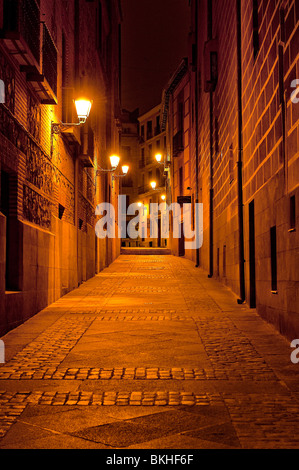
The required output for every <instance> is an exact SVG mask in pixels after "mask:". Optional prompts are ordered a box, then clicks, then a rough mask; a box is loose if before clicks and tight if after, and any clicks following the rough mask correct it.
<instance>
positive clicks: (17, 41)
mask: <svg viewBox="0 0 299 470" xmlns="http://www.w3.org/2000/svg"><path fill="white" fill-rule="evenodd" d="M0 9H1V11H0V19H1V22H0V79H1V80H2V81H3V83H4V86H5V103H4V104H0V169H1V198H0V334H4V333H5V332H6V331H8V330H9V329H11V328H13V327H16V326H17V325H19V324H20V323H22V322H23V321H24V320H26V319H27V318H29V317H31V316H32V315H34V314H35V313H37V312H38V311H40V310H41V309H43V308H44V307H46V306H47V305H49V304H50V303H52V302H53V301H55V300H57V299H58V298H59V297H60V296H61V295H64V294H66V293H67V292H69V291H70V290H72V289H74V288H76V287H78V285H79V284H80V283H81V282H83V281H85V280H86V279H88V278H90V277H92V276H93V275H94V274H95V273H97V272H99V270H101V269H103V268H104V267H105V266H107V265H108V264H109V263H110V262H111V261H112V260H113V259H114V258H115V257H116V256H117V255H118V254H119V250H120V247H119V241H118V240H99V239H97V238H96V236H95V222H96V218H95V208H96V206H97V204H98V203H99V202H101V201H110V202H113V203H114V202H115V201H116V198H117V195H118V183H116V184H115V185H114V186H113V185H112V179H111V173H108V172H106V173H104V172H99V169H100V167H102V168H109V160H108V157H109V155H110V152H111V153H112V152H119V141H120V131H121V127H120V109H121V108H120V93H119V90H120V79H119V77H120V62H119V56H120V55H119V46H120V23H121V10H120V4H119V1H118V0H109V1H108V0H101V1H93V2H87V1H84V0H70V1H59V2H58V1H54V0H40V1H36V0H17V1H14V2H11V1H10V0H4V1H2V2H0ZM0 83H2V82H0ZM1 95H3V93H1ZM82 95H84V97H88V98H89V99H91V100H93V106H92V109H91V113H90V116H89V118H88V119H87V122H86V124H84V125H82V126H76V125H74V126H69V125H65V126H62V125H58V126H52V124H59V123H60V122H61V121H62V122H63V123H77V122H78V118H77V115H76V112H75V107H74V103H73V99H75V98H77V97H81V96H82Z"/></svg>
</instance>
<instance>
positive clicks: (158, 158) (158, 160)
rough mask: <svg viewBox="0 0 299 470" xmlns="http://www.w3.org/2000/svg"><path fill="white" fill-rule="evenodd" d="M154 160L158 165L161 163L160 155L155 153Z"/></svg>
mask: <svg viewBox="0 0 299 470" xmlns="http://www.w3.org/2000/svg"><path fill="white" fill-rule="evenodd" d="M155 159H156V160H157V162H158V163H161V161H162V155H161V153H157V154H156V156H155Z"/></svg>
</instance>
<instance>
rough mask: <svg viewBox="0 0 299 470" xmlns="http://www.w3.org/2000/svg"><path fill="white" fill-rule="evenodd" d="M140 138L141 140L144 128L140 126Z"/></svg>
mask: <svg viewBox="0 0 299 470" xmlns="http://www.w3.org/2000/svg"><path fill="white" fill-rule="evenodd" d="M140 136H141V137H142V139H144V126H141V129H140Z"/></svg>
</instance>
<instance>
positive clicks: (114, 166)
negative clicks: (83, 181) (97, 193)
mask: <svg viewBox="0 0 299 470" xmlns="http://www.w3.org/2000/svg"><path fill="white" fill-rule="evenodd" d="M119 162H120V158H119V156H118V155H111V157H110V164H111V168H107V169H106V168H101V167H100V168H99V169H98V170H97V176H99V175H100V174H101V173H103V172H109V173H112V184H113V181H114V180H115V179H116V178H123V177H124V176H126V175H127V174H128V171H129V169H130V167H129V165H123V166H122V167H121V170H122V174H116V173H115V171H116V170H117V168H118V165H119Z"/></svg>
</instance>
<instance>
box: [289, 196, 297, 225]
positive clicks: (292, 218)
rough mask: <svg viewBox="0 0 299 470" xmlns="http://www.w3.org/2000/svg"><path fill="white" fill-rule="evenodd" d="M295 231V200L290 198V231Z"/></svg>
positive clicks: (292, 197)
mask: <svg viewBox="0 0 299 470" xmlns="http://www.w3.org/2000/svg"><path fill="white" fill-rule="evenodd" d="M295 229H296V200H295V196H291V197H290V231H294V230H295Z"/></svg>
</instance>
